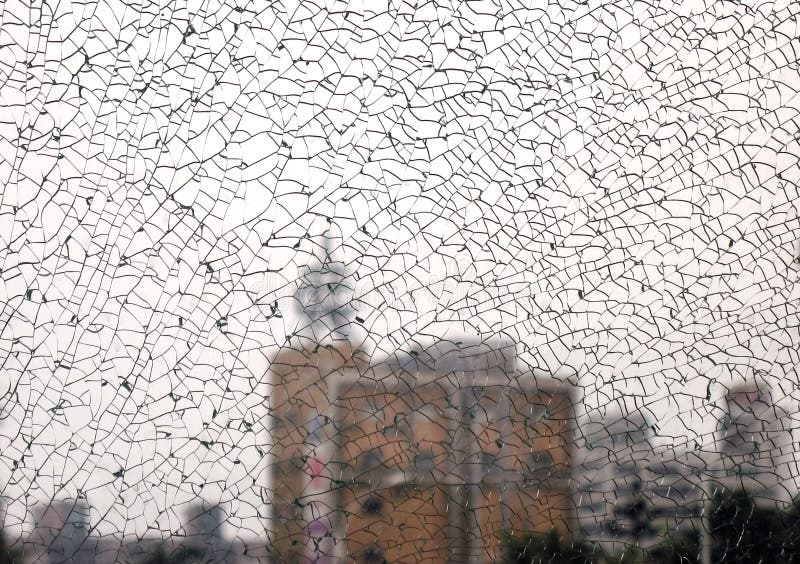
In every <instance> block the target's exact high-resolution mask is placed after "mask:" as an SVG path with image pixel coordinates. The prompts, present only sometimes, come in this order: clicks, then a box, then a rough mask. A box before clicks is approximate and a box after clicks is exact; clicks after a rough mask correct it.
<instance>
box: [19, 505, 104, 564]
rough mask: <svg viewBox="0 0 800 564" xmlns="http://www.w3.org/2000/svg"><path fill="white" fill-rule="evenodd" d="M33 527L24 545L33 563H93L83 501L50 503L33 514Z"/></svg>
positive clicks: (87, 516)
mask: <svg viewBox="0 0 800 564" xmlns="http://www.w3.org/2000/svg"><path fill="white" fill-rule="evenodd" d="M34 518H35V528H34V531H33V533H32V534H31V536H30V537H29V539H28V541H27V544H28V547H29V548H30V549H31V552H32V553H33V555H34V557H35V558H36V559H37V561H39V562H41V561H44V562H50V563H52V564H56V563H67V562H73V563H78V564H80V563H84V562H85V563H87V564H88V563H89V562H94V558H95V547H94V543H91V542H90V539H89V506H88V504H87V503H86V500H84V499H72V500H63V501H53V502H51V503H50V504H49V505H47V506H46V507H41V508H38V509H37V510H36V511H35V512H34Z"/></svg>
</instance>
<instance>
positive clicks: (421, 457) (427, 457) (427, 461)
mask: <svg viewBox="0 0 800 564" xmlns="http://www.w3.org/2000/svg"><path fill="white" fill-rule="evenodd" d="M435 466H436V463H435V460H434V459H433V453H430V452H418V453H417V454H416V456H415V457H414V469H415V470H416V471H417V472H432V471H433V469H434V468H435Z"/></svg>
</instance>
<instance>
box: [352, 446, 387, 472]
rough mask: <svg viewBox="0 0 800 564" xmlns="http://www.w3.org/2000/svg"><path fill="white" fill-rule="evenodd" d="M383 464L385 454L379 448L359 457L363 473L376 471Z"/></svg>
mask: <svg viewBox="0 0 800 564" xmlns="http://www.w3.org/2000/svg"><path fill="white" fill-rule="evenodd" d="M381 464H383V453H382V452H381V450H380V449H379V448H374V449H372V450H368V451H367V452H365V453H363V454H362V455H361V456H360V457H359V461H358V465H359V468H360V469H361V470H363V471H369V470H375V469H376V468H377V467H378V466H380V465H381Z"/></svg>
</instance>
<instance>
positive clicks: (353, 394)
mask: <svg viewBox="0 0 800 564" xmlns="http://www.w3.org/2000/svg"><path fill="white" fill-rule="evenodd" d="M513 349H514V347H513V346H505V347H501V346H496V347H493V346H489V345H486V344H472V345H470V344H468V345H464V344H455V343H449V342H439V343H436V344H435V345H434V346H432V347H429V348H428V349H426V350H424V351H413V352H410V353H398V354H394V355H391V356H390V357H388V358H385V359H381V360H380V361H378V362H371V363H370V362H368V359H367V357H366V355H363V354H361V353H360V352H359V351H355V350H353V349H352V348H351V347H350V346H348V345H347V344H345V343H344V342H343V343H340V344H339V345H331V346H329V347H327V348H325V347H322V348H316V347H315V350H312V351H307V352H299V351H297V350H288V349H287V350H285V351H282V352H281V353H280V354H278V356H277V357H276V358H275V361H274V362H273V366H272V374H273V393H272V395H271V397H270V403H271V412H272V417H273V426H272V428H273V435H272V440H273V445H274V448H273V456H274V460H273V464H272V465H271V469H272V472H271V484H270V490H271V491H272V492H273V500H272V507H273V510H274V513H273V519H272V535H273V538H272V541H273V549H274V552H275V559H276V561H278V562H314V561H316V562H342V561H343V562H384V561H385V562H431V563H433V562H481V563H482V562H494V561H495V560H496V559H497V557H498V556H499V550H500V545H499V537H498V533H499V532H500V531H501V530H514V531H518V532H523V531H524V532H530V531H537V532H546V531H549V530H550V529H552V528H555V529H557V530H559V531H561V532H562V533H568V532H569V527H568V524H569V523H570V522H571V520H572V519H573V509H572V507H573V504H572V503H571V499H572V496H571V491H570V481H569V466H570V456H571V449H572V444H573V441H572V432H573V429H572V424H573V421H574V416H573V401H572V397H571V388H570V387H569V386H568V385H564V384H561V383H559V382H556V381H555V380H552V379H550V378H536V377H534V376H533V375H532V374H524V373H520V372H518V371H517V370H516V369H515V366H514V362H515V358H514V354H513V352H514V350H513Z"/></svg>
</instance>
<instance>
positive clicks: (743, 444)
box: [710, 379, 797, 505]
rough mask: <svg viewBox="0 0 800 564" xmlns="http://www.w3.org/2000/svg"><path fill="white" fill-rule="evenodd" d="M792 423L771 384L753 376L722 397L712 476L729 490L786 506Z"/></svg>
mask: <svg viewBox="0 0 800 564" xmlns="http://www.w3.org/2000/svg"><path fill="white" fill-rule="evenodd" d="M791 432H792V425H791V421H790V418H789V417H788V414H787V413H786V412H785V411H784V410H783V409H782V408H781V407H779V406H778V405H777V404H776V402H775V400H774V398H773V391H772V389H771V388H770V387H769V386H767V385H766V384H765V383H764V382H763V381H760V380H758V379H754V380H752V381H750V382H747V383H744V384H740V385H737V386H734V387H732V388H731V389H730V390H729V391H728V393H727V394H726V396H725V400H724V414H723V416H722V417H721V419H720V421H719V424H718V428H717V433H716V437H715V439H716V441H715V449H714V450H715V452H716V457H715V459H714V460H713V461H712V463H711V465H710V469H711V476H712V477H713V478H714V479H715V480H716V481H717V482H719V483H720V484H722V485H723V486H724V487H725V488H727V489H729V490H736V489H745V490H747V491H749V492H750V493H751V494H752V495H753V498H754V499H755V500H756V502H757V503H765V504H776V503H777V504H778V505H784V504H787V503H789V502H791V500H792V498H793V496H794V495H795V492H796V487H795V484H794V479H793V476H796V475H797V468H795V453H794V449H793V447H792V434H791Z"/></svg>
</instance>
